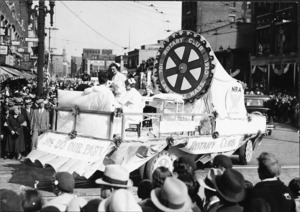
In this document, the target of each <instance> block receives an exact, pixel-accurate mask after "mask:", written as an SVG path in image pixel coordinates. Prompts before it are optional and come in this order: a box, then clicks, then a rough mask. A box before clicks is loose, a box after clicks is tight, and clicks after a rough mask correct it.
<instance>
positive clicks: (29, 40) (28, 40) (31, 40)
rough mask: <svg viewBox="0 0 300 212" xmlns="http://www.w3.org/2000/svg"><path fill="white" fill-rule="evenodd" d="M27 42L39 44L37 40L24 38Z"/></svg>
mask: <svg viewBox="0 0 300 212" xmlns="http://www.w3.org/2000/svg"><path fill="white" fill-rule="evenodd" d="M25 41H27V42H39V38H25Z"/></svg>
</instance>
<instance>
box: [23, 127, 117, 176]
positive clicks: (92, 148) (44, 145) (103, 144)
mask: <svg viewBox="0 0 300 212" xmlns="http://www.w3.org/2000/svg"><path fill="white" fill-rule="evenodd" d="M113 147H114V144H113V142H111V141H109V140H100V139H99V140H98V139H97V140H96V139H92V138H83V137H77V138H75V139H70V138H69V136H68V135H65V134H57V133H53V132H47V133H44V134H42V135H41V136H39V140H38V146H37V149H36V150H33V151H31V152H30V153H29V155H28V156H27V158H26V159H29V160H31V161H32V162H35V161H39V162H40V163H41V164H42V166H44V167H45V166H47V165H50V166H52V167H53V168H54V170H55V171H56V172H69V173H71V174H73V172H76V173H77V174H79V175H80V176H84V177H86V178H89V177H91V176H92V174H93V173H94V172H96V171H97V170H99V171H104V168H105V165H104V162H103V161H104V157H105V156H106V155H107V154H108V153H109V152H111V150H112V148H113Z"/></svg>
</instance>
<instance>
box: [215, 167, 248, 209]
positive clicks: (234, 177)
mask: <svg viewBox="0 0 300 212" xmlns="http://www.w3.org/2000/svg"><path fill="white" fill-rule="evenodd" d="M213 184H214V186H215V188H216V190H217V192H218V193H219V194H220V195H221V196H222V197H223V198H224V199H225V200H227V201H228V202H234V203H237V202H240V201H242V200H243V199H244V198H245V195H246V192H245V180H244V177H243V175H242V174H241V173H240V172H238V171H236V170H234V169H226V171H225V172H224V173H223V174H222V175H216V176H215V178H213Z"/></svg>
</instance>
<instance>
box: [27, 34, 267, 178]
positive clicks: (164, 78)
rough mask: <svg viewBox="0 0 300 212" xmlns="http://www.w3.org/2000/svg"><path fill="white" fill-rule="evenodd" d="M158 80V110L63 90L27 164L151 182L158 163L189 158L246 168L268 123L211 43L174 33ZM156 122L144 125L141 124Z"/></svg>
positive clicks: (151, 101) (161, 57)
mask: <svg viewBox="0 0 300 212" xmlns="http://www.w3.org/2000/svg"><path fill="white" fill-rule="evenodd" d="M154 80H155V81H156V82H157V84H158V89H159V90H160V93H159V94H157V95H154V96H152V97H147V98H145V102H146V104H147V105H150V106H152V107H155V108H156V109H157V112H156V113H140V112H139V111H136V112H135V113H126V112H123V113H121V114H118V117H116V115H115V113H114V112H104V111H101V102H99V103H96V104H95V102H93V95H95V94H93V93H91V94H89V95H83V92H78V91H64V90H59V91H58V102H59V105H58V108H57V109H56V111H55V114H54V118H53V124H52V130H51V131H48V132H46V133H44V134H42V135H41V136H39V139H38V146H37V149H36V150H33V151H32V152H31V153H30V154H29V155H28V156H27V159H29V160H31V161H32V162H35V161H39V162H40V163H41V164H42V165H43V166H52V167H53V168H54V169H55V171H56V172H58V171H67V172H70V173H74V172H75V173H77V174H78V175H80V176H84V177H86V178H90V177H91V176H92V175H93V173H95V172H96V171H97V170H99V171H104V168H105V165H107V164H112V163H117V164H121V165H123V166H125V167H126V168H127V169H128V170H129V171H130V172H132V171H134V170H139V173H140V174H141V177H143V178H150V177H151V175H152V172H153V171H154V170H155V169H156V168H157V167H159V166H165V167H168V168H169V169H171V170H172V165H173V161H174V160H175V159H176V158H177V157H180V156H188V157H190V158H192V159H194V160H195V162H201V163H203V164H205V163H207V162H209V161H211V160H212V159H213V158H214V157H215V156H216V155H218V154H225V155H232V154H238V155H239V160H240V163H241V164H247V163H248V162H249V161H250V160H251V158H252V153H253V150H254V149H255V147H256V146H257V145H258V144H259V143H260V141H261V139H262V136H263V134H264V133H265V131H266V119H265V117H264V116H261V115H257V114H248V113H247V111H246V109H245V102H244V90H243V87H242V85H241V84H240V83H239V82H238V81H237V80H235V79H233V78H232V77H231V76H230V75H228V74H227V72H226V71H225V70H224V68H223V67H222V65H221V64H220V63H219V61H218V60H217V58H216V57H215V55H214V52H213V51H212V49H211V47H210V45H209V44H208V42H207V41H206V40H205V38H204V37H202V36H201V35H199V34H197V33H194V32H191V31H179V32H176V33H173V34H172V35H171V36H169V37H168V38H167V39H166V40H165V41H164V42H163V46H162V47H161V48H160V49H159V51H158V53H157V57H156V61H155V69H154ZM133 116H135V117H140V120H143V122H144V123H145V121H146V122H147V121H150V120H151V124H141V121H140V122H138V121H130V120H138V119H131V118H130V117H133Z"/></svg>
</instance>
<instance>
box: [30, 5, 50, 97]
mask: <svg viewBox="0 0 300 212" xmlns="http://www.w3.org/2000/svg"><path fill="white" fill-rule="evenodd" d="M27 4H28V13H29V14H28V15H29V17H30V16H31V14H32V13H34V14H35V15H36V16H37V17H38V39H39V42H38V67H37V96H39V97H40V96H41V95H42V93H43V81H44V56H45V16H46V15H47V13H49V14H50V24H51V26H52V25H53V14H54V10H53V9H54V5H55V3H54V0H49V6H50V10H48V9H47V7H46V6H45V0H39V5H38V6H37V5H36V6H35V7H34V9H32V8H31V7H32V0H28V2H27Z"/></svg>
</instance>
